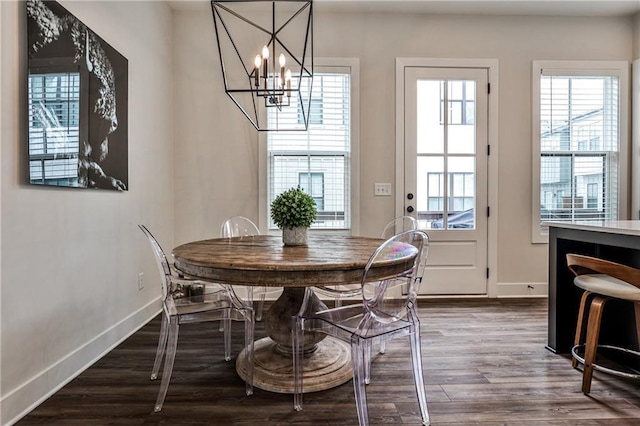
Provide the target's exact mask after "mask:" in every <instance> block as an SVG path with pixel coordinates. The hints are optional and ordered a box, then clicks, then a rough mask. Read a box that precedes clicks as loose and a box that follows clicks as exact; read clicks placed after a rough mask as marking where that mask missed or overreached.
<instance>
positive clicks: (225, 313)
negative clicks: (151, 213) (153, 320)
mask: <svg viewBox="0 0 640 426" xmlns="http://www.w3.org/2000/svg"><path fill="white" fill-rule="evenodd" d="M138 227H139V228H140V229H141V230H142V232H143V233H144V234H145V235H146V236H147V239H148V241H149V244H150V245H151V248H152V250H153V254H154V258H155V260H156V265H157V266H158V270H159V272H160V276H161V278H162V280H161V282H162V321H161V326H160V339H159V340H158V350H157V352H156V359H155V362H154V364H153V371H152V373H151V380H155V379H157V377H158V371H159V370H160V365H161V364H162V359H163V358H164V369H163V372H162V381H161V383H160V390H159V392H158V398H157V399H156V404H155V407H154V411H156V412H158V411H160V410H162V405H163V403H164V399H165V397H166V395H167V390H168V388H169V381H170V380H171V373H172V371H173V363H174V361H175V355H176V348H177V345H178V331H179V329H180V325H182V324H189V323H197V322H208V321H218V320H222V319H224V318H229V319H233V320H237V321H244V332H245V337H244V338H245V348H246V350H247V376H248V378H249V379H248V380H247V382H246V389H245V390H246V393H247V395H251V394H253V331H254V313H253V308H251V307H250V306H245V305H244V304H243V303H242V302H241V301H239V300H237V299H235V298H234V295H233V292H230V291H228V289H227V288H226V287H224V286H222V285H219V284H212V283H209V282H205V281H199V280H193V279H185V278H182V277H178V276H177V275H176V274H175V273H172V268H171V267H170V265H169V262H168V261H167V257H166V255H165V254H164V251H163V250H162V247H161V246H160V244H159V243H158V241H157V240H156V239H155V237H154V236H153V235H152V234H151V232H149V230H148V229H147V228H146V227H145V226H144V225H138ZM205 286H206V287H207V291H206V292H204V288H205ZM214 287H217V291H214V290H213V288H214ZM224 339H225V359H226V360H227V361H228V360H230V359H231V357H230V344H231V340H230V330H229V329H228V328H227V329H225V336H224Z"/></svg>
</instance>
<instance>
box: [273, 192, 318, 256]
mask: <svg viewBox="0 0 640 426" xmlns="http://www.w3.org/2000/svg"><path fill="white" fill-rule="evenodd" d="M317 213H318V209H317V207H316V202H315V201H314V199H313V198H312V197H311V196H310V195H309V194H307V193H305V192H304V191H303V190H302V188H300V186H299V185H298V187H296V188H291V189H288V190H286V191H284V192H283V193H281V194H280V195H278V196H277V197H276V198H275V199H274V200H273V201H272V202H271V219H273V223H275V224H276V226H277V227H278V228H280V229H282V241H283V242H284V245H285V246H302V245H306V244H307V240H308V236H307V230H308V228H309V227H310V226H311V224H312V223H313V221H314V220H316V214H317Z"/></svg>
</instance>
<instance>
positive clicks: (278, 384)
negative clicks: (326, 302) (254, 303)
mask: <svg viewBox="0 0 640 426" xmlns="http://www.w3.org/2000/svg"><path fill="white" fill-rule="evenodd" d="M275 346H276V343H274V341H273V340H271V339H270V338H268V337H265V338H263V339H260V340H257V341H256V342H255V344H254V351H255V362H254V367H253V386H255V387H257V388H259V389H262V390H266V391H270V392H278V393H290V394H292V393H293V390H294V386H293V361H292V359H291V357H290V356H288V357H286V356H283V355H281V354H280V353H278V352H277V351H276V350H275ZM246 358H247V355H246V350H245V349H243V350H242V352H240V354H239V355H238V359H237V360H236V371H237V372H238V374H239V375H240V377H242V379H243V380H246V379H247V375H246ZM303 371H304V377H303V380H304V384H303V391H304V393H308V392H317V391H321V390H325V389H330V388H333V387H336V386H339V385H341V384H343V383H346V382H348V381H349V380H351V378H352V377H353V374H352V370H351V347H350V346H349V344H348V343H346V342H343V341H341V340H338V339H334V338H332V337H327V338H326V339H324V340H322V341H321V342H319V343H318V348H317V350H316V351H315V352H314V353H312V354H310V355H305V357H304V364H303Z"/></svg>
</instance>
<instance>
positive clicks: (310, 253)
mask: <svg viewBox="0 0 640 426" xmlns="http://www.w3.org/2000/svg"><path fill="white" fill-rule="evenodd" d="M383 241H384V240H381V239H379V238H367V237H348V236H335V235H313V234H311V235H309V243H308V245H307V246H284V245H283V243H282V238H281V237H280V236H274V235H256V236H249V237H232V238H216V239H212V240H202V241H195V242H190V243H186V244H183V245H181V246H178V247H176V248H175V249H174V250H173V256H174V259H175V263H174V265H175V267H176V269H178V270H179V271H181V272H183V273H184V274H186V275H189V276H192V277H196V278H200V279H203V280H208V281H215V282H223V283H227V284H238V285H257V286H268V287H269V286H270V287H303V286H316V285H336V284H348V283H358V282H360V281H361V280H362V275H363V273H364V268H365V266H366V264H367V262H368V261H369V258H370V257H371V255H372V254H373V252H374V251H375V250H376V249H377V248H378V247H379V246H380V244H382V242H383ZM416 253H417V249H415V247H413V246H412V245H409V244H406V245H403V247H402V248H401V249H400V250H397V251H395V252H394V255H393V258H390V259H388V260H385V261H384V262H376V264H375V265H374V268H373V269H375V270H376V274H378V275H379V276H380V277H381V278H384V276H390V275H393V274H394V273H398V272H401V271H404V270H407V269H408V268H410V267H411V265H412V262H413V260H414V258H415V255H416Z"/></svg>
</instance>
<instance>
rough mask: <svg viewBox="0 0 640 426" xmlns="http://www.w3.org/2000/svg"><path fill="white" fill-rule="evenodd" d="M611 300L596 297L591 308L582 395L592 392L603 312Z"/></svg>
mask: <svg viewBox="0 0 640 426" xmlns="http://www.w3.org/2000/svg"><path fill="white" fill-rule="evenodd" d="M607 300H609V298H607V297H602V296H596V297H594V299H593V301H592V302H591V306H590V308H589V323H588V324H587V342H586V344H585V350H584V371H583V372H582V393H584V394H585V395H587V394H588V393H589V392H590V391H591V379H592V377H593V364H594V363H595V361H596V351H597V349H598V335H599V334H600V321H601V320H602V310H603V309H604V305H605V303H607Z"/></svg>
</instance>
